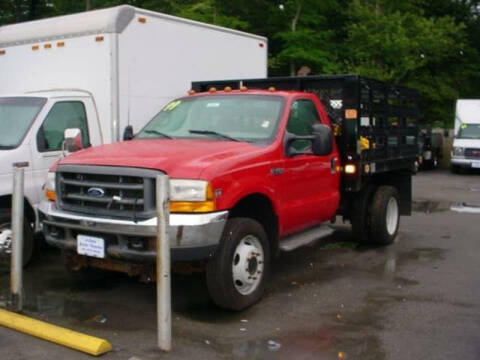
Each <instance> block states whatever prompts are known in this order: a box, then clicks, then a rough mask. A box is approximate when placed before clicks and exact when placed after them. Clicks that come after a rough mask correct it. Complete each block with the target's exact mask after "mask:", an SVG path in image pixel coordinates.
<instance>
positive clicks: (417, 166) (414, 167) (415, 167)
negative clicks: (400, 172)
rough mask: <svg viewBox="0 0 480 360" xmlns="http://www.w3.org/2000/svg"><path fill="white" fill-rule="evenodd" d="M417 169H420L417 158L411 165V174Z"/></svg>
mask: <svg viewBox="0 0 480 360" xmlns="http://www.w3.org/2000/svg"><path fill="white" fill-rule="evenodd" d="M419 169H420V164H419V163H418V160H415V162H414V163H413V166H412V174H413V175H416V174H417V173H418V170H419Z"/></svg>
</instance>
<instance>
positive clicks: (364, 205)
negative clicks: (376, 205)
mask: <svg viewBox="0 0 480 360" xmlns="http://www.w3.org/2000/svg"><path fill="white" fill-rule="evenodd" d="M374 191H375V187H373V186H369V187H367V188H365V189H364V190H363V191H362V192H361V193H360V194H358V195H357V196H356V197H355V199H353V204H352V214H351V217H350V222H351V224H352V232H353V234H354V236H355V238H356V239H357V241H358V242H359V243H360V244H368V243H370V202H371V199H372V196H373V193H374Z"/></svg>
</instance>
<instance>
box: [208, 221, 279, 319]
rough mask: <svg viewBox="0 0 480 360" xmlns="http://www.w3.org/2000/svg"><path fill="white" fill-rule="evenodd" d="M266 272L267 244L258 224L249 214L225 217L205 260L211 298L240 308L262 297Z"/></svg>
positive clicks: (227, 307) (267, 266) (216, 301)
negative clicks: (210, 254) (214, 247)
mask: <svg viewBox="0 0 480 360" xmlns="http://www.w3.org/2000/svg"><path fill="white" fill-rule="evenodd" d="M269 272H270V246H269V243H268V238H267V234H266V233H265V230H264V229H263V227H262V225H260V223H258V222H257V221H255V220H253V219H249V218H233V219H230V220H228V222H227V225H226V226H225V229H224V231H223V235H222V239H221V240H220V245H219V247H218V249H217V251H216V253H215V256H214V257H213V259H212V260H210V261H209V262H208V264H207V271H206V277H207V287H208V291H209V294H210V297H211V298H212V300H213V302H214V303H215V304H217V305H218V306H219V307H221V308H224V309H228V310H236V311H239V310H243V309H245V308H247V307H249V306H251V305H253V304H255V303H256V302H257V301H259V300H260V299H261V298H262V295H263V292H264V289H265V283H266V280H267V279H268V276H269Z"/></svg>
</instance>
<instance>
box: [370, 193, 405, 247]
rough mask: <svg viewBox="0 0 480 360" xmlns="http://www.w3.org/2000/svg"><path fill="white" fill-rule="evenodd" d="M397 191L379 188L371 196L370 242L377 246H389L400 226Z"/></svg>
mask: <svg viewBox="0 0 480 360" xmlns="http://www.w3.org/2000/svg"><path fill="white" fill-rule="evenodd" d="M399 203H400V202H399V196H398V191H397V190H396V189H395V188H394V187H392V186H380V187H379V188H378V190H377V191H376V192H375V195H374V196H373V201H372V205H371V210H370V217H371V220H370V225H371V237H370V239H371V241H372V243H375V244H378V245H388V244H391V243H392V242H393V241H394V240H395V237H396V236H397V232H398V227H399V225H400V206H399Z"/></svg>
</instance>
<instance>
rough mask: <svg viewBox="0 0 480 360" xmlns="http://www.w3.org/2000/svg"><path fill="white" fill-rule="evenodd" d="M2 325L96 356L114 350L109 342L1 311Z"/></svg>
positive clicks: (0, 320)
mask: <svg viewBox="0 0 480 360" xmlns="http://www.w3.org/2000/svg"><path fill="white" fill-rule="evenodd" d="M0 325H2V326H5V327H8V328H10V329H13V330H17V331H20V332H23V333H25V334H29V335H32V336H36V337H38V338H40V339H44V340H47V341H51V342H53V343H55V344H59V345H63V346H66V347H69V348H72V349H75V350H78V351H82V352H84V353H87V354H90V355H94V356H98V355H102V354H105V353H106V352H109V351H110V350H112V345H111V344H110V343H109V342H108V341H107V340H104V339H100V338H97V337H94V336H90V335H86V334H82V333H79V332H76V331H72V330H68V329H65V328H62V327H60V326H56V325H52V324H48V323H46V322H43V321H40V320H35V319H32V318H29V317H26V316H23V315H19V314H15V313H12V312H10V311H6V310H2V309H0Z"/></svg>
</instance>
